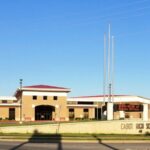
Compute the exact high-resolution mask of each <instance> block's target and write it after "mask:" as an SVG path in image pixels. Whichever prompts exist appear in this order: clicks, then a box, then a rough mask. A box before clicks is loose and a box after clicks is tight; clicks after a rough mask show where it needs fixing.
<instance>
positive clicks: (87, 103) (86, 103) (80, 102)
mask: <svg viewBox="0 0 150 150" xmlns="http://www.w3.org/2000/svg"><path fill="white" fill-rule="evenodd" d="M78 104H82V105H93V104H94V102H82V101H79V102H78Z"/></svg>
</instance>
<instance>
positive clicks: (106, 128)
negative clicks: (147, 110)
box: [0, 120, 150, 134]
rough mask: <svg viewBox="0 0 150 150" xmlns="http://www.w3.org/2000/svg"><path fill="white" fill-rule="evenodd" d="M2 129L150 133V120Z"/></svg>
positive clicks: (52, 131)
mask: <svg viewBox="0 0 150 150" xmlns="http://www.w3.org/2000/svg"><path fill="white" fill-rule="evenodd" d="M147 127H148V128H147ZM0 131H1V133H34V132H35V131H38V132H39V133H89V134H94V133H97V134H145V133H147V132H148V133H150V121H147V122H146V121H126V120H119V121H92V122H76V123H61V124H58V123H57V124H48V125H47V124H46V125H29V126H12V127H0ZM58 131H59V132H58Z"/></svg>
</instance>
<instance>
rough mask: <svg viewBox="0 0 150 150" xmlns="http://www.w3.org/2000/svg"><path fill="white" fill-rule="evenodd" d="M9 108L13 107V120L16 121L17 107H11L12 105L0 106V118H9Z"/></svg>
mask: <svg viewBox="0 0 150 150" xmlns="http://www.w3.org/2000/svg"><path fill="white" fill-rule="evenodd" d="M9 108H15V120H16V121H18V120H19V116H20V114H19V107H13V106H9V107H6V106H0V118H2V119H6V118H9Z"/></svg>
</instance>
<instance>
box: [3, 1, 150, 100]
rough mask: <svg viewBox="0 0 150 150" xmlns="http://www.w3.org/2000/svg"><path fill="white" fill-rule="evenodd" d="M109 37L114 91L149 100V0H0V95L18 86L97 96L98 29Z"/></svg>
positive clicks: (100, 44)
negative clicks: (51, 87)
mask: <svg viewBox="0 0 150 150" xmlns="http://www.w3.org/2000/svg"><path fill="white" fill-rule="evenodd" d="M109 23H110V24H111V35H113V36H114V37H115V73H114V77H115V79H114V93H115V94H125V95H139V96H143V97H149V98H150V67H149V66H150V0H132V1H131V0H126V1H120V0H55V1H54V0H53V1H52V0H13V1H12V0H5V1H2V0H1V1H0V52H1V53H0V72H1V73H0V95H1V96H3V95H6V96H9V95H13V94H14V92H15V90H16V88H18V87H19V79H20V78H21V79H23V85H24V86H28V85H37V84H46V85H55V86H61V87H67V88H71V90H72V91H71V93H70V94H69V96H85V95H99V94H103V49H104V40H103V39H104V33H106V34H108V24H109Z"/></svg>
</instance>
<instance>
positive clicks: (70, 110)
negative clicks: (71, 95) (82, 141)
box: [69, 108, 74, 119]
mask: <svg viewBox="0 0 150 150" xmlns="http://www.w3.org/2000/svg"><path fill="white" fill-rule="evenodd" d="M69 118H70V119H74V109H73V108H69Z"/></svg>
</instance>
